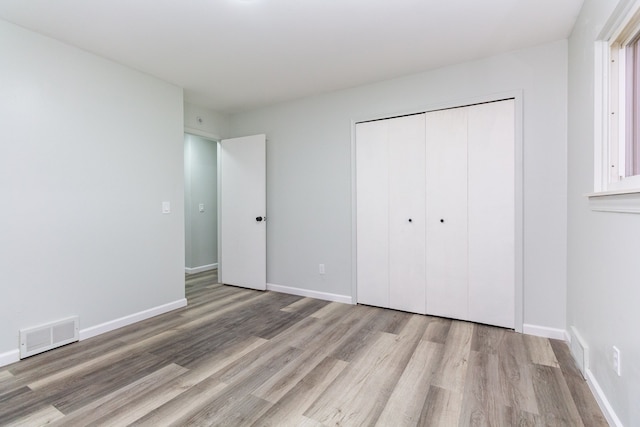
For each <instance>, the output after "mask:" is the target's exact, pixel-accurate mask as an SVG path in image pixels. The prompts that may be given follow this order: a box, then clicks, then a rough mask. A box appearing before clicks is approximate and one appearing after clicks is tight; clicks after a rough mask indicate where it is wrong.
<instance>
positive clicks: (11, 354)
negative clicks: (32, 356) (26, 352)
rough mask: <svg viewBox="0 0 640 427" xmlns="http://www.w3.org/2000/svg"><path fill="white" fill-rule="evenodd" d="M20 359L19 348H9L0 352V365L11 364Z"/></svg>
mask: <svg viewBox="0 0 640 427" xmlns="http://www.w3.org/2000/svg"><path fill="white" fill-rule="evenodd" d="M19 361H20V350H18V349H16V350H11V351H7V352H5V353H0V366H7V365H11V364H12V363H16V362H19Z"/></svg>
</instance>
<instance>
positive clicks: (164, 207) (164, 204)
mask: <svg viewBox="0 0 640 427" xmlns="http://www.w3.org/2000/svg"><path fill="white" fill-rule="evenodd" d="M162 213H163V214H168V213H171V202H162Z"/></svg>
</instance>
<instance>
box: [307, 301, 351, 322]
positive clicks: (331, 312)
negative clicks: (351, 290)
mask: <svg viewBox="0 0 640 427" xmlns="http://www.w3.org/2000/svg"><path fill="white" fill-rule="evenodd" d="M351 307H353V306H351V305H349V304H343V303H340V302H331V303H329V304H327V305H325V306H324V307H322V308H321V309H319V310H318V311H316V312H315V313H312V314H310V316H311V317H316V318H318V319H327V318H337V317H340V316H342V315H344V314H346V313H347V312H349V311H350V309H351Z"/></svg>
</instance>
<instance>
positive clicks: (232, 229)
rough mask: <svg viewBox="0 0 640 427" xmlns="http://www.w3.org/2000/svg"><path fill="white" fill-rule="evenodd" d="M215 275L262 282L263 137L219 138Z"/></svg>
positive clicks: (261, 285)
mask: <svg viewBox="0 0 640 427" xmlns="http://www.w3.org/2000/svg"><path fill="white" fill-rule="evenodd" d="M219 147H220V152H219V153H218V158H219V159H220V162H219V167H220V175H219V177H220V184H219V188H220V257H219V259H220V264H219V268H218V274H219V281H220V283H224V284H227V285H235V286H242V287H245V288H251V289H258V290H265V289H266V288H267V229H266V224H265V221H266V163H265V160H266V158H265V157H266V155H265V148H266V137H265V135H253V136H246V137H242V138H232V139H223V140H222V141H221V142H220V145H219Z"/></svg>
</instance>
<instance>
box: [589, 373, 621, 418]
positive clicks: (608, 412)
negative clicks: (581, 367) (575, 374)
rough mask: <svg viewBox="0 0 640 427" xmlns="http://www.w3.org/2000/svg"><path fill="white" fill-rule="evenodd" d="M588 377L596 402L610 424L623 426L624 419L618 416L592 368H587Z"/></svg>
mask: <svg viewBox="0 0 640 427" xmlns="http://www.w3.org/2000/svg"><path fill="white" fill-rule="evenodd" d="M586 377H587V385H588V386H589V389H590V390H591V393H592V394H593V396H594V397H595V399H596V402H598V406H600V409H601V410H602V413H603V414H604V416H605V418H606V419H607V422H608V423H609V425H611V426H615V427H623V425H622V421H620V418H618V416H617V415H616V413H615V411H614V410H613V407H612V406H611V404H610V403H609V400H608V399H607V396H605V394H604V391H602V388H600V384H598V381H597V380H596V377H595V375H593V372H591V370H590V369H587V375H586Z"/></svg>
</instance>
